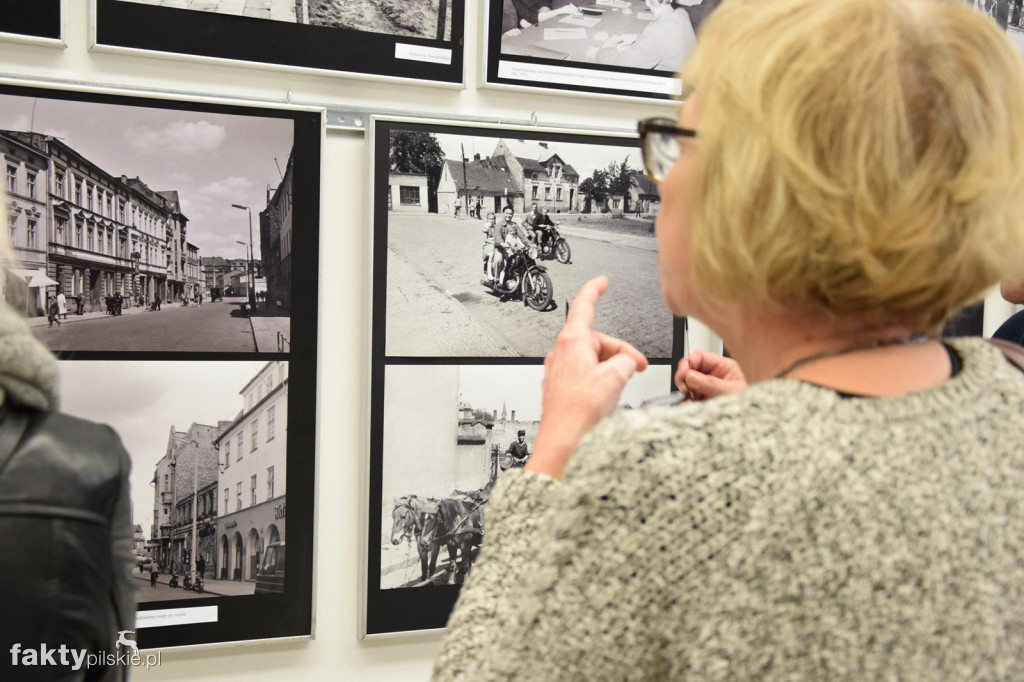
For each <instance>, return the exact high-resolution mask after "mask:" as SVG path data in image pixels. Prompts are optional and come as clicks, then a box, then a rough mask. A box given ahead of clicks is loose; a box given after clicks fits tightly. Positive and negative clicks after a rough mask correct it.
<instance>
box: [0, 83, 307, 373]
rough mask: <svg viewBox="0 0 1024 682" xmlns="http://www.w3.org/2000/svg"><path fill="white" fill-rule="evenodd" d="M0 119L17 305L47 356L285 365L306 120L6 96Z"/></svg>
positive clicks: (10, 295)
mask: <svg viewBox="0 0 1024 682" xmlns="http://www.w3.org/2000/svg"><path fill="white" fill-rule="evenodd" d="M0 112H2V113H0V151H2V153H3V156H4V158H5V160H6V162H5V169H4V172H5V185H4V190H5V193H6V195H7V202H8V205H9V206H10V208H11V221H10V234H9V239H10V242H11V246H12V247H13V252H14V256H15V263H14V264H13V269H12V270H11V273H10V275H9V277H8V279H9V280H10V281H8V282H7V283H6V284H7V286H6V287H5V297H6V299H7V301H8V303H10V304H11V305H12V306H14V307H15V308H16V309H18V310H20V311H21V312H23V313H24V314H25V316H26V317H27V318H28V320H29V325H30V326H31V327H32V328H33V332H34V333H35V335H36V336H37V338H39V339H40V340H41V341H42V342H43V343H44V344H45V345H46V346H47V347H48V348H50V349H51V350H53V351H102V352H108V351H131V352H204V353H205V352H225V353H268V352H270V353H279V352H287V350H288V348H287V344H284V343H282V340H288V339H291V337H292V332H291V307H292V306H291V291H292V287H291V267H290V258H291V256H290V247H289V246H288V242H289V240H290V239H291V234H292V210H291V202H292V200H293V194H294V187H293V179H294V175H295V173H294V154H293V148H294V136H295V133H294V127H295V126H294V121H292V120H290V119H288V118H274V117H270V116H242V115H231V114H223V113H214V112H211V111H201V110H197V111H187V110H183V109H180V108H162V107H144V106H124V105H118V104H108V103H100V102H84V101H80V100H67V99H61V98H59V97H45V96H40V97H23V96H16V95H11V94H2V93H0ZM300 227H301V226H300ZM305 229H308V227H307V228H305ZM282 236H283V241H282ZM282 244H284V248H282ZM51 308H52V310H51Z"/></svg>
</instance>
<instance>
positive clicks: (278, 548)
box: [253, 542, 284, 594]
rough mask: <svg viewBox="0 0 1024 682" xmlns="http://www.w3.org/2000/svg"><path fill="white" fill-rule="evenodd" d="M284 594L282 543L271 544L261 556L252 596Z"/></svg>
mask: <svg viewBox="0 0 1024 682" xmlns="http://www.w3.org/2000/svg"><path fill="white" fill-rule="evenodd" d="M280 592H284V543H283V542H272V543H270V544H269V545H267V551H266V553H264V555H263V565H262V566H261V567H260V570H259V571H258V572H257V573H256V589H255V590H254V591H253V593H254V594H270V593H280Z"/></svg>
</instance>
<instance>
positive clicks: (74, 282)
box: [0, 131, 188, 314]
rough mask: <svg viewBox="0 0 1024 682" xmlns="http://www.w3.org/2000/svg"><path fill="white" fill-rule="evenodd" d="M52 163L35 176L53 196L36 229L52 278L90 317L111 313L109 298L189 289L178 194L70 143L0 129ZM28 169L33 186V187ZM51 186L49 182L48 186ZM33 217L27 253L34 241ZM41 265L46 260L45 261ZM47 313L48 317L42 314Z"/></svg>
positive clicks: (135, 298) (146, 298)
mask: <svg viewBox="0 0 1024 682" xmlns="http://www.w3.org/2000/svg"><path fill="white" fill-rule="evenodd" d="M0 135H2V136H3V138H5V139H7V140H15V141H18V142H20V143H21V144H22V145H23V146H26V147H29V148H31V149H33V150H35V152H36V153H37V154H40V155H42V156H43V157H45V158H46V162H47V163H46V167H45V173H42V174H40V172H39V171H35V181H36V183H37V187H38V188H39V189H38V191H39V192H40V193H41V194H42V193H45V200H42V196H41V197H40V199H41V202H40V203H41V204H44V205H45V207H46V210H45V212H43V211H42V209H40V214H41V215H40V218H41V219H43V221H44V222H43V223H42V224H41V225H40V224H36V226H35V227H36V228H37V230H39V232H38V234H36V236H35V243H36V244H37V246H36V247H34V249H33V250H36V251H45V263H46V266H45V275H46V277H48V278H49V279H50V280H53V282H54V283H55V284H54V285H53V290H52V293H54V294H55V293H56V292H57V290H58V289H59V290H60V291H63V292H64V294H65V296H67V297H69V298H75V297H77V296H81V297H82V302H83V309H84V310H85V311H87V312H89V311H95V310H104V309H105V308H106V302H105V298H106V297H107V296H112V295H114V294H115V293H120V294H121V295H122V296H123V297H124V299H125V305H133V304H138V302H139V301H140V300H141V301H142V302H144V303H149V302H151V301H153V300H154V298H155V297H156V296H160V297H161V298H163V299H165V300H166V299H167V298H168V292H169V291H170V292H172V295H173V292H174V291H175V289H176V288H177V289H180V288H182V287H183V286H184V281H185V279H184V273H183V269H184V263H182V259H183V258H184V256H185V254H184V248H185V247H184V242H185V234H186V227H187V223H188V220H187V218H185V216H184V215H183V214H182V213H181V210H180V205H179V202H178V197H177V192H173V191H168V192H155V191H153V190H151V189H150V188H149V187H148V186H147V185H146V184H145V183H144V182H143V181H142V180H140V179H139V178H128V177H126V176H123V175H122V176H116V175H113V174H111V173H108V172H107V171H105V170H103V169H102V168H100V167H99V166H98V165H96V164H95V163H93V162H91V161H90V160H89V159H87V158H85V157H84V156H82V155H81V154H79V153H78V152H77V151H75V150H74V149H73V148H72V147H71V146H70V145H69V144H66V143H65V142H63V141H61V140H59V139H56V138H54V137H51V136H49V135H43V134H40V133H27V132H19V131H0ZM28 179H29V178H28V174H27V172H26V180H25V182H26V186H27V182H28ZM43 181H45V184H42V182H43ZM28 227H29V226H28V224H27V219H26V225H25V235H24V241H25V245H26V249H29V248H30V247H29V244H31V243H32V239H31V237H30V235H29V231H28ZM35 262H36V263H37V264H38V263H39V262H41V261H39V259H38V258H37V259H36V261H35ZM40 314H43V313H42V312H40Z"/></svg>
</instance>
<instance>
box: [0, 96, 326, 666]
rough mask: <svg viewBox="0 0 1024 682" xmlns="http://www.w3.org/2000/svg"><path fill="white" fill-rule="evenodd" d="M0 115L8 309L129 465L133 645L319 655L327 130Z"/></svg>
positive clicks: (59, 106)
mask: <svg viewBox="0 0 1024 682" xmlns="http://www.w3.org/2000/svg"><path fill="white" fill-rule="evenodd" d="M0 103H2V106H0V111H3V112H4V113H3V114H2V115H0V156H2V157H3V162H4V172H5V194H6V197H5V198H6V204H7V210H8V212H9V216H8V217H9V220H10V233H9V239H10V241H11V245H12V253H13V259H12V262H11V263H9V265H8V267H7V268H6V271H5V276H4V277H3V278H2V282H0V284H2V285H3V288H2V294H3V296H4V299H5V301H6V303H7V304H8V305H11V306H13V307H15V308H16V309H18V310H21V311H23V312H24V313H25V315H26V316H27V318H28V321H29V325H30V327H32V329H33V332H34V333H35V334H36V336H37V338H39V339H40V340H41V341H42V342H43V343H45V344H46V345H47V346H49V347H50V348H51V349H52V350H53V351H54V352H55V354H56V355H57V357H58V359H59V360H60V369H61V386H62V409H63V410H64V411H65V412H67V413H69V414H72V415H75V416H79V417H83V418H86V419H90V420H93V421H98V422H102V423H107V424H110V425H111V426H112V427H114V429H115V430H116V431H117V432H118V434H119V435H120V436H121V439H122V441H123V442H124V444H125V446H126V449H127V450H128V452H129V454H130V456H131V459H132V475H131V494H132V508H133V523H134V531H135V538H134V543H133V561H134V567H133V570H132V576H133V578H135V579H136V581H137V587H138V590H137V595H138V615H137V618H136V623H135V626H136V635H135V637H136V640H137V641H138V643H139V646H140V647H141V648H145V649H152V648H165V647H174V646H189V645H198V644H217V643H228V642H241V641H247V640H258V639H267V638H282V637H304V636H309V635H310V634H311V633H312V612H313V550H314V548H313V542H314V514H315V483H314V481H315V468H316V466H315V465H316V462H315V452H316V353H317V306H318V302H317V300H318V273H317V263H318V261H319V256H318V252H319V217H320V166H321V159H320V154H321V148H322V139H323V131H324V127H323V125H324V124H323V111H322V110H317V109H311V108H287V109H282V108H276V107H274V108H270V107H262V106H258V105H255V104H253V103H246V105H245V106H239V105H236V104H233V103H224V102H216V103H215V102H212V101H183V100H166V99H156V98H145V97H139V96H137V95H135V94H133V96H130V97H129V96H124V95H122V94H120V93H118V92H117V91H110V90H104V91H97V90H63V89H54V88H52V87H47V88H44V87H27V86H26V85H22V84H11V83H0ZM250 216H251V218H250ZM250 220H251V221H252V222H251V223H250ZM250 225H251V227H250ZM250 230H251V232H250ZM292 258H295V259H297V260H299V261H300V262H302V263H303V266H302V267H301V268H295V269H294V270H293V268H292V267H291V261H292ZM293 357H294V358H301V360H297V361H294V362H293ZM97 391H98V392H97ZM289 492H290V493H291V494H290V495H287V496H286V493H289ZM288 497H290V498H291V499H292V508H291V509H288V508H287V504H286V502H287V499H288ZM286 548H287V554H288V560H287V564H288V569H287V572H285V564H286V557H285V551H286Z"/></svg>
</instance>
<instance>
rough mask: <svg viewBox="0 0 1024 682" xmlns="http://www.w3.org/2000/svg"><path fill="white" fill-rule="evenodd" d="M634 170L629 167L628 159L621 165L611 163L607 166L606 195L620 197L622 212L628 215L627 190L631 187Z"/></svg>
mask: <svg viewBox="0 0 1024 682" xmlns="http://www.w3.org/2000/svg"><path fill="white" fill-rule="evenodd" d="M636 170H637V169H636V168H630V167H629V157H628V156H627V157H626V158H624V159H623V160H622V163H615V162H614V161H612V162H611V163H610V164H608V194H612V195H616V194H618V195H621V196H622V212H623V213H629V188H630V187H631V186H632V185H633V173H634V172H636Z"/></svg>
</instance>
